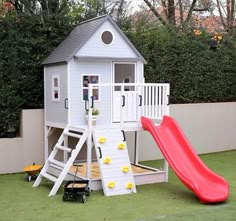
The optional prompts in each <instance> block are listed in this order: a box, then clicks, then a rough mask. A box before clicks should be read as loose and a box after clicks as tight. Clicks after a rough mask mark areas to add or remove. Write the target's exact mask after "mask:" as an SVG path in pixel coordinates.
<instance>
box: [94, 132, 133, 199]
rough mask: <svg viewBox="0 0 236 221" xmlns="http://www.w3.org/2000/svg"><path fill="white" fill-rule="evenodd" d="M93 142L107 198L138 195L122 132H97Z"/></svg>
mask: <svg viewBox="0 0 236 221" xmlns="http://www.w3.org/2000/svg"><path fill="white" fill-rule="evenodd" d="M93 140H94V144H95V150H96V154H97V158H98V163H99V168H100V173H101V179H102V186H103V191H104V194H105V196H112V195H121V194H129V193H136V186H135V183H134V177H133V172H132V169H131V165H130V159H129V154H128V150H127V145H126V141H125V136H124V134H123V132H122V131H121V130H117V129H109V130H95V131H94V132H93Z"/></svg>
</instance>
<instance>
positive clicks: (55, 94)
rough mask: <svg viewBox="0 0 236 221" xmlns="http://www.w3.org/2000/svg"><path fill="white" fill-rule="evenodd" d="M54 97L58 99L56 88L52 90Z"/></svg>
mask: <svg viewBox="0 0 236 221" xmlns="http://www.w3.org/2000/svg"><path fill="white" fill-rule="evenodd" d="M54 98H55V99H58V98H59V96H58V90H54Z"/></svg>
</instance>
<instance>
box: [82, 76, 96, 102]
mask: <svg viewBox="0 0 236 221" xmlns="http://www.w3.org/2000/svg"><path fill="white" fill-rule="evenodd" d="M90 83H91V84H98V83H99V75H82V84H83V85H82V88H83V89H82V100H83V101H85V100H88V85H89V84H90ZM93 98H94V100H97V101H98V100H100V96H99V89H98V88H96V89H93Z"/></svg>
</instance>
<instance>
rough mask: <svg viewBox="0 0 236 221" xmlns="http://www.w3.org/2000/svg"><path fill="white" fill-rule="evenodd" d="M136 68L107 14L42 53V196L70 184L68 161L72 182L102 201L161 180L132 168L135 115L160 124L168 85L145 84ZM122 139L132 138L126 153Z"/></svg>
mask: <svg viewBox="0 0 236 221" xmlns="http://www.w3.org/2000/svg"><path fill="white" fill-rule="evenodd" d="M144 63H146V61H145V59H144V58H143V57H142V55H141V54H140V53H139V52H138V51H137V49H136V48H135V47H134V46H133V44H132V43H131V42H130V41H129V40H128V38H127V37H126V36H125V35H124V34H123V32H122V31H121V30H120V29H119V27H118V26H117V25H116V23H115V22H114V21H113V20H112V18H111V17H110V16H109V15H106V16H102V17H98V18H95V19H92V20H89V21H86V22H83V23H81V24H80V25H78V26H77V27H76V28H75V29H74V30H73V31H72V32H71V33H70V35H69V36H68V37H67V38H66V39H65V40H64V41H63V42H62V43H61V44H60V45H59V46H58V47H57V48H56V49H55V50H54V51H53V52H52V54H51V55H49V57H48V58H47V59H46V60H45V61H44V63H43V64H44V79H45V159H46V163H45V165H44V168H43V169H42V171H41V173H40V176H39V177H38V179H37V180H36V182H35V183H34V186H38V185H39V184H40V182H41V179H42V178H46V179H48V180H51V181H52V182H53V183H54V186H53V188H52V190H51V192H50V194H49V195H50V196H51V195H55V194H56V192H57V190H58V188H59V187H60V186H61V184H62V182H63V181H64V180H67V179H72V178H73V174H74V173H73V172H74V171H73V167H72V166H73V163H74V162H76V163H79V164H80V167H79V173H78V175H77V178H78V179H85V180H89V181H90V182H89V185H90V188H91V189H93V190H96V189H101V188H103V190H104V193H105V195H115V194H125V193H131V192H136V188H135V186H136V185H139V184H145V183H153V182H164V181H167V167H162V168H164V169H154V168H148V167H144V166H142V165H139V157H138V153H139V150H138V149H139V147H138V137H139V131H141V130H143V129H142V127H141V123H140V117H141V116H147V117H150V118H153V119H160V120H161V119H162V117H163V115H168V112H169V108H168V96H169V85H168V84H145V83H144V73H143V66H144ZM95 109H96V110H99V115H97V116H94V115H92V112H93V111H94V110H95ZM94 118H96V119H94ZM95 120H96V126H94V121H95ZM60 133H61V135H60V136H59V137H58V140H52V139H53V137H55V136H54V134H60ZM127 133H134V135H133V137H135V141H134V142H132V146H130V147H129V146H128V145H127V143H126V134H127ZM102 139H103V141H101V140H102ZM51 147H52V148H53V150H52V151H51ZM143 148H145V147H143ZM129 152H130V153H132V157H130V156H129ZM49 154H50V155H49ZM48 155H49V157H48ZM130 158H132V160H131V159H130ZM131 161H132V162H131ZM83 169H85V170H84V171H83ZM96 170H98V171H97V173H98V174H96ZM80 171H81V173H80Z"/></svg>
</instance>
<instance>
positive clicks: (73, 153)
mask: <svg viewBox="0 0 236 221" xmlns="http://www.w3.org/2000/svg"><path fill="white" fill-rule="evenodd" d="M68 137H74V138H77V139H78V142H77V144H76V146H75V148H74V149H71V148H69V147H67V146H65V143H66V142H65V138H67V139H68ZM87 137H88V129H82V130H81V129H77V128H74V127H73V128H72V127H70V126H68V125H67V126H66V128H65V129H64V130H63V132H62V134H61V136H60V137H59V139H58V142H57V144H56V145H55V146H54V148H53V150H52V152H51V154H50V155H49V157H48V159H47V161H46V162H45V164H44V166H43V168H42V170H41V172H40V174H39V175H38V177H37V179H36V180H35V182H34V184H33V187H37V186H39V185H40V183H41V181H42V178H46V179H48V180H50V181H52V182H53V183H54V186H53V188H52V189H51V191H50V193H49V196H54V195H55V194H56V193H57V191H58V189H59V188H60V186H61V184H62V182H63V181H64V179H65V177H66V175H67V174H68V172H69V170H70V168H71V166H72V165H73V162H74V161H75V159H76V157H77V155H78V154H79V152H80V150H81V148H82V146H83V144H84V143H85V141H86V140H87ZM58 151H64V152H67V153H68V156H69V158H68V159H67V162H63V161H59V160H57V159H55V157H56V155H57V153H58ZM50 167H56V168H57V169H59V170H61V172H60V175H59V176H58V177H56V176H55V175H53V174H51V173H50V172H49V169H50Z"/></svg>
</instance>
